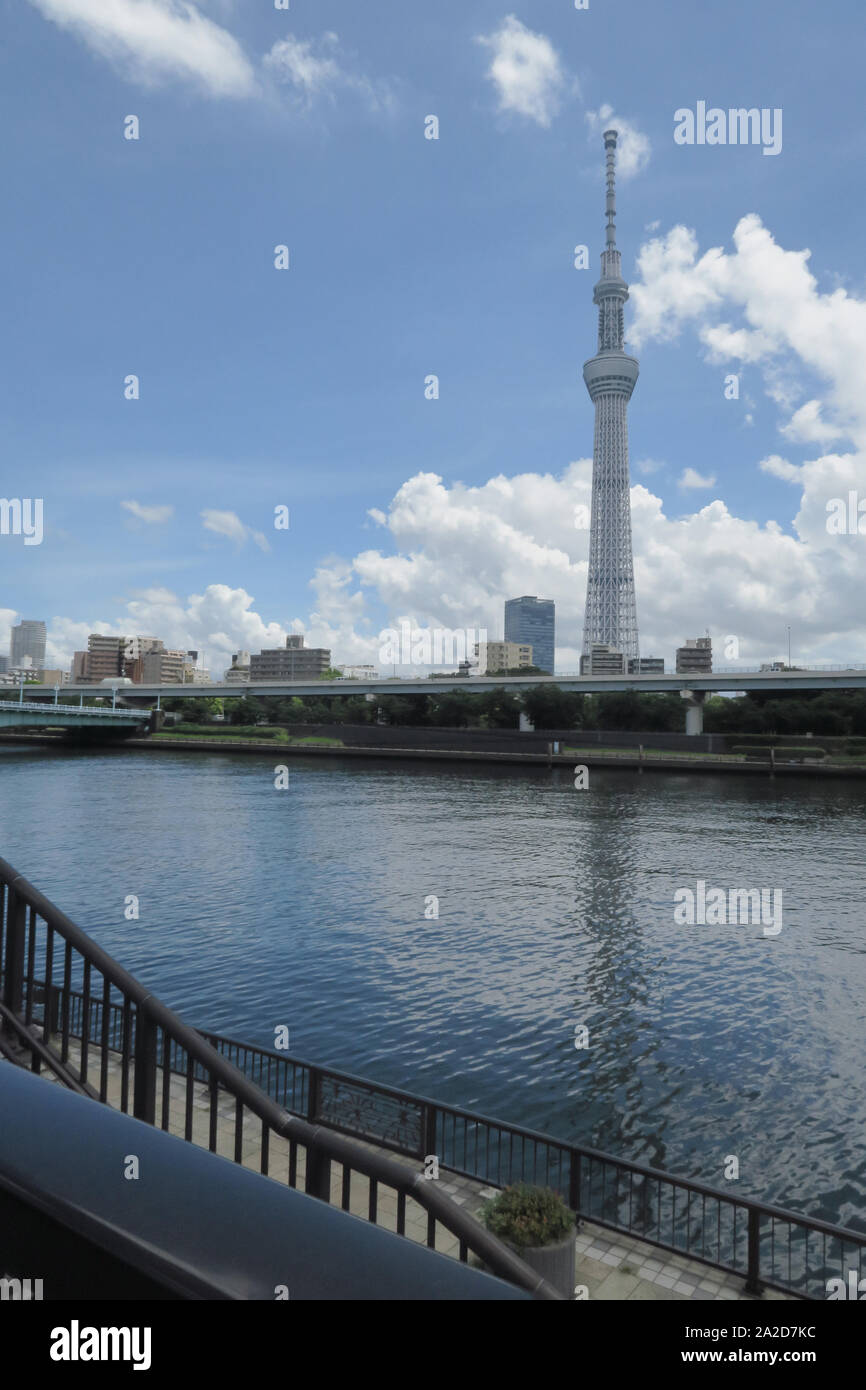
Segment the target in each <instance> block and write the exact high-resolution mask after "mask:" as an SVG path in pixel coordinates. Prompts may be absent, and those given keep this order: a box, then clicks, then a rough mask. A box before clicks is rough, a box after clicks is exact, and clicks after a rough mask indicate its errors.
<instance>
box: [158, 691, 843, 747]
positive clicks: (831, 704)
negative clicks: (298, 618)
mask: <svg viewBox="0 0 866 1390" xmlns="http://www.w3.org/2000/svg"><path fill="white" fill-rule="evenodd" d="M163 708H165V709H166V710H174V711H177V712H179V713H181V714H182V715H183V721H184V723H191V724H208V723H212V722H214V721H215V720H217V719H218V718H219V716H220V715H222V716H223V718H224V720H225V722H227V723H230V724H243V725H252V724H265V723H267V724H277V725H285V726H289V727H290V726H291V725H292V724H373V723H377V722H379V723H386V724H397V725H406V726H414V727H421V728H423V727H434V728H450V729H517V728H518V727H519V725H520V714H521V711H523V712H525V714H526V715H527V717H528V718H529V719H530V721H531V722H532V724H533V725H534V726H535V728H536V729H602V730H610V731H629V732H641V733H682V731H683V728H684V725H685V710H684V705H683V701H682V700H681V699H680V697H679V695H675V694H661V693H660V694H647V693H641V692H638V691H634V690H623V691H611V692H610V693H609V694H593V695H583V694H580V693H579V692H576V691H568V690H560V689H559V687H558V686H544V687H540V688H538V689H535V690H526V691H522V692H521V693H520V694H518V693H517V692H515V691H513V690H506V689H505V688H504V687H499V688H497V689H494V690H489V691H488V690H485V691H472V690H443V691H441V692H440V691H435V690H433V691H431V692H430V693H429V694H427V693H426V692H425V693H424V694H423V695H377V696H376V697H375V699H374V700H368V699H366V697H365V696H363V695H343V696H341V695H328V696H327V697H323V696H319V695H315V696H297V695H294V696H280V695H262V696H257V695H255V696H253V695H243V696H240V697H239V698H237V699H234V698H225V699H207V698H202V697H189V698H187V697H184V698H178V699H172V700H165V701H163ZM704 731H705V732H706V733H720V734H806V733H812V734H816V735H821V734H823V735H839V736H842V737H845V736H864V735H866V691H857V690H833V691H817V692H815V693H812V692H804V691H780V692H779V691H774V692H773V693H772V695H769V694H763V693H762V692H753V693H750V694H748V695H743V696H739V697H737V698H735V699H729V698H726V697H724V696H721V695H712V696H709V697H708V698H707V700H706V702H705V704H704Z"/></svg>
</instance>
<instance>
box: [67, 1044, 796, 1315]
mask: <svg viewBox="0 0 866 1390" xmlns="http://www.w3.org/2000/svg"><path fill="white" fill-rule="evenodd" d="M69 1060H70V1063H71V1064H72V1065H73V1067H75V1068H76V1069H77V1068H78V1067H79V1064H80V1047H79V1044H78V1043H77V1041H76V1040H75V1039H70V1057H69ZM94 1060H95V1058H94V1057H93V1055H91V1071H90V1075H89V1080H90V1083H91V1084H92V1085H97V1086H98V1083H99V1075H100V1073H99V1070H98V1064H97V1067H96V1068H94ZM133 1074H134V1067H132V1066H130V1074H129V1107H128V1108H129V1111H130V1112H131V1109H132V1094H133ZM43 1075H45V1076H46V1077H47V1078H48V1079H50V1080H55V1078H54V1077H52V1076H51V1073H50V1072H48V1071H44V1072H43ZM121 1076H122V1073H121V1067H120V1057H119V1054H116V1053H111V1054H109V1064H108V1103H109V1104H110V1105H112V1106H114V1107H115V1108H116V1109H120V1108H121ZM210 1110H211V1100H210V1090H209V1088H208V1087H207V1086H205V1085H203V1084H200V1083H195V1085H194V1086H193V1094H192V1105H191V1115H190V1121H191V1136H192V1142H193V1143H194V1144H199V1145H201V1146H202V1148H208V1147H209V1139H210ZM216 1111H217V1125H216V1152H217V1153H218V1154H220V1155H222V1156H223V1157H224V1158H229V1159H233V1158H234V1154H235V1115H236V1105H235V1100H234V1098H233V1097H232V1096H231V1095H229V1094H228V1093H227V1092H225V1091H221V1092H220V1096H219V1100H218V1102H217V1107H216ZM156 1116H157V1121H160V1120H161V1116H162V1072H161V1071H160V1072H159V1073H158V1077H157V1095H156ZM168 1118H169V1126H168V1129H169V1133H171V1134H175V1135H178V1136H180V1137H184V1133H185V1128H186V1124H187V1103H186V1079H185V1077H183V1076H176V1075H172V1078H171V1084H170V1088H169V1116H168ZM358 1142H359V1143H361V1142H363V1141H358ZM364 1147H366V1148H369V1149H375V1148H376V1146H375V1145H373V1144H364ZM241 1152H242V1161H243V1165H244V1167H246V1168H252V1169H254V1170H255V1171H256V1172H260V1171H261V1122H260V1121H259V1120H257V1119H255V1117H254V1116H251V1115H247V1116H246V1120H245V1124H244V1132H243V1142H242V1150H241ZM379 1152H381V1153H384V1154H386V1156H387V1157H388V1158H391V1159H396V1160H397V1161H398V1162H403V1163H405V1164H406V1165H407V1166H411V1167H413V1168H415V1169H417V1161H416V1160H412V1159H408V1158H404V1157H403V1156H402V1155H400V1154H395V1153H393V1152H392V1151H391V1150H390V1149H388V1150H385V1149H380V1150H379ZM305 1173H306V1159H305V1152H304V1149H303V1148H302V1147H301V1146H298V1150H297V1176H296V1186H297V1187H298V1188H300V1189H301V1190H303V1186H304V1177H305ZM268 1177H269V1178H272V1179H274V1180H275V1181H277V1182H282V1183H286V1182H287V1181H288V1178H289V1144H288V1141H287V1140H285V1139H281V1138H279V1137H276V1136H274V1135H273V1134H271V1135H270V1138H269V1145H268ZM342 1181H343V1173H342V1167H341V1165H340V1164H338V1163H333V1164H332V1166H331V1202H332V1204H333V1205H334V1206H337V1207H339V1206H341V1205H342ZM438 1181H439V1184H440V1188H441V1190H442V1191H443V1192H445V1193H446V1194H447V1195H448V1196H449V1197H451V1199H452V1200H453V1201H454V1202H455V1203H457V1205H458V1206H462V1207H466V1208H467V1210H469V1211H470V1212H471V1213H472V1214H473V1215H477V1214H478V1212H479V1211H480V1210H481V1207H482V1206H483V1204H484V1202H485V1201H486V1200H487V1199H488V1198H490V1197H493V1196H495V1195H496V1191H497V1189H496V1188H493V1187H487V1186H485V1185H484V1184H483V1183H480V1182H476V1181H475V1180H474V1179H472V1178H465V1177H461V1176H459V1175H458V1174H455V1173H450V1172H448V1171H447V1170H442V1177H441V1178H440V1179H439V1180H438ZM369 1195H370V1185H369V1181H368V1179H367V1178H366V1177H364V1176H363V1174H359V1173H353V1174H352V1175H351V1187H350V1203H349V1210H350V1211H351V1212H352V1213H353V1214H354V1215H355V1216H360V1217H363V1218H364V1219H367V1217H368V1203H369ZM377 1224H378V1225H380V1226H382V1227H383V1228H384V1229H385V1230H391V1231H396V1229H397V1195H396V1193H395V1192H392V1191H389V1190H388V1189H387V1188H385V1187H382V1186H381V1185H380V1187H379V1191H378V1213H377ZM405 1229H406V1235H407V1236H408V1237H409V1238H410V1239H412V1240H417V1241H418V1242H419V1243H421V1244H426V1240H427V1213H426V1211H425V1210H424V1208H423V1207H421V1206H420V1205H419V1204H418V1203H417V1202H415V1201H413V1199H412V1198H411V1197H407V1199H406V1228H405ZM576 1243H577V1266H576V1284H577V1286H578V1288H580V1289H582V1290H585V1293H584V1292H581V1294H580V1297H581V1298H589V1299H606V1300H607V1299H611V1300H615V1301H618V1302H621V1301H630V1300H646V1299H664V1300H670V1299H695V1300H698V1301H701V1300H707V1299H712V1300H748V1301H755V1299H756V1295H753V1294H747V1293H746V1292H745V1289H744V1281H743V1279H742V1277H741V1276H738V1275H737V1276H735V1275H729V1274H724V1273H723V1272H722V1271H721V1270H717V1269H715V1268H713V1267H712V1266H711V1265H705V1264H702V1263H701V1262H700V1261H699V1260H690V1259H687V1258H686V1257H685V1256H682V1255H674V1254H671V1253H670V1252H668V1251H666V1250H661V1249H659V1248H658V1247H657V1246H654V1245H650V1244H649V1243H647V1242H646V1241H642V1240H637V1239H635V1238H633V1237H632V1236H627V1235H622V1234H620V1233H619V1232H616V1231H610V1230H608V1229H607V1228H606V1227H603V1226H596V1225H593V1224H592V1223H590V1222H583V1223H582V1224H581V1226H580V1227H579V1230H578V1234H577V1238H576ZM436 1249H437V1250H438V1251H440V1252H441V1253H442V1254H445V1255H452V1256H456V1255H457V1252H458V1243H457V1241H456V1239H455V1238H454V1237H453V1236H452V1235H451V1234H450V1232H448V1231H446V1230H444V1229H443V1228H442V1227H441V1226H439V1225H438V1224H437V1227H436ZM789 1297H790V1295H787V1294H782V1293H776V1292H775V1291H772V1290H768V1291H766V1292H765V1293H764V1294H763V1295H761V1296H760V1298H761V1299H763V1300H771V1299H772V1300H775V1299H787V1298H789Z"/></svg>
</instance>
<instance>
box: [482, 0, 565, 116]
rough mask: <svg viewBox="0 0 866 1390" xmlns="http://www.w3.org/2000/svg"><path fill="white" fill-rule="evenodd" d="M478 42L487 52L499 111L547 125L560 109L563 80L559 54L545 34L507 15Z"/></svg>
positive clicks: (489, 76) (489, 72) (511, 15)
mask: <svg viewBox="0 0 866 1390" xmlns="http://www.w3.org/2000/svg"><path fill="white" fill-rule="evenodd" d="M478 43H480V44H483V45H484V47H485V48H488V49H490V51H491V53H492V58H491V60H490V67H489V68H488V70H487V76H488V78H489V79H490V81H491V82H492V83H493V85H494V87H495V88H496V92H497V95H498V97H499V109H500V111H516V112H517V113H518V114H519V115H521V116H526V117H528V118H529V119H530V120H533V121H536V122H537V123H538V125H541V126H549V125H550V123H551V121H552V119H553V117H554V116H555V115H556V113H557V111H558V110H559V104H560V98H561V95H562V90H563V87H564V85H565V77H564V73H563V70H562V64H561V63H560V59H559V54H558V53H557V51H556V49H555V48H554V46H553V44H552V43H551V42H550V39H548V38H547V37H546V36H545V35H544V34H536V33H534V32H533V31H532V30H531V29H527V28H526V26H525V25H523V24H521V22H520V20H519V19H517V18H516V16H515V15H513V14H510V15H508V16H507V17H506V19H505V20H504V21H503V24H502V26H501V27H500V28H499V29H497V30H495V31H494V32H493V33H491V34H487V35H481V36H479V38H478Z"/></svg>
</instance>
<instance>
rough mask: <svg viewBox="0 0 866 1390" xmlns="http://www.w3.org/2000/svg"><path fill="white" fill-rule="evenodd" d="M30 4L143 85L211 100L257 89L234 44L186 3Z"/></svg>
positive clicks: (98, 0) (77, 0)
mask: <svg viewBox="0 0 866 1390" xmlns="http://www.w3.org/2000/svg"><path fill="white" fill-rule="evenodd" d="M30 3H31V4H32V5H34V6H35V8H36V9H38V10H39V11H40V13H41V14H43V15H44V16H45V18H46V19H49V20H51V21H53V23H55V24H57V25H58V26H59V27H60V28H62V29H68V30H70V31H71V32H72V33H74V34H76V35H77V36H78V37H79V38H81V39H83V41H84V42H85V43H86V44H87V46H88V48H90V49H92V50H93V52H95V53H98V54H99V55H100V56H101V57H103V58H107V59H109V60H110V61H112V62H113V63H115V64H116V65H117V66H118V67H119V68H120V70H121V71H122V72H123V73H124V74H125V75H127V76H129V77H132V78H133V79H135V80H137V81H139V82H141V83H143V84H146V85H150V84H153V83H155V82H159V81H161V80H165V79H169V78H175V79H177V78H180V79H182V80H186V81H192V82H194V83H195V84H196V85H198V86H199V87H202V88H204V90H205V91H206V92H208V93H209V94H210V95H211V96H216V97H245V96H250V95H252V94H253V93H254V92H255V91H256V89H257V82H256V78H255V74H254V71H253V67H252V64H251V63H250V61H249V59H248V58H247V56H246V54H245V53H244V51H243V49H242V48H241V46H240V44H239V43H238V42H237V40H236V39H235V38H234V37H233V36H232V35H231V34H230V33H229V32H228V30H227V29H223V28H222V27H221V26H220V25H218V24H215V23H214V21H213V20H211V19H208V18H207V17H206V16H205V15H203V14H201V13H200V11H199V10H198V9H197V8H196V6H195V5H193V4H191V3H187V0H30Z"/></svg>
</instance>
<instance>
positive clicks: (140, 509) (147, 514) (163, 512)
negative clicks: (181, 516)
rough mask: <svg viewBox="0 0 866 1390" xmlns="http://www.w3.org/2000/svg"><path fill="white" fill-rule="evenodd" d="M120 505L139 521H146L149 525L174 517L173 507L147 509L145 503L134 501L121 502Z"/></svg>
mask: <svg viewBox="0 0 866 1390" xmlns="http://www.w3.org/2000/svg"><path fill="white" fill-rule="evenodd" d="M120 505H121V507H125V508H126V510H127V511H128V512H132V515H133V516H137V517H138V519H139V521H146V522H148V523H150V524H157V523H159V522H162V521H168V520H169V519H170V518H171V517H173V516H174V507H172V506H168V505H165V506H152V507H149V506H147V504H146V503H143V502H135V501H130V502H121V504H120Z"/></svg>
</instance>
